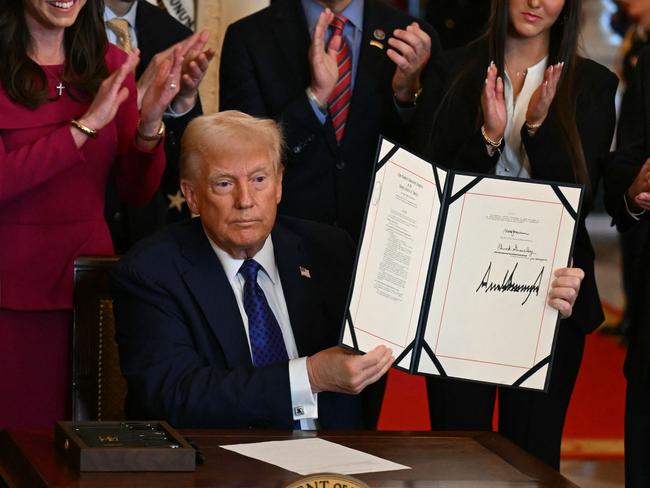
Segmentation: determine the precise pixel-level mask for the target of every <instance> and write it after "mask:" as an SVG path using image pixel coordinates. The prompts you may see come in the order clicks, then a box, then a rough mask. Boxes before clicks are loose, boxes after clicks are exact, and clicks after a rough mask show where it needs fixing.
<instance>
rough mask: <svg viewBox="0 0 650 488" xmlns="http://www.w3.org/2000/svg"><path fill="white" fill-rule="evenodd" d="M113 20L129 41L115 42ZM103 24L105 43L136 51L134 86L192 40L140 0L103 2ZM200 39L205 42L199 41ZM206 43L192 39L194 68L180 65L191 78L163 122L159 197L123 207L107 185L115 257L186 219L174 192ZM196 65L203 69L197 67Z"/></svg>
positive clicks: (196, 109)
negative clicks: (163, 158) (141, 204)
mask: <svg viewBox="0 0 650 488" xmlns="http://www.w3.org/2000/svg"><path fill="white" fill-rule="evenodd" d="M114 19H121V20H124V23H125V24H126V28H127V32H128V34H127V35H128V38H127V39H124V41H122V40H121V39H120V35H119V34H118V33H117V32H119V31H118V29H116V28H115V27H113V25H114V24H113V22H114ZM104 21H105V23H106V32H107V35H108V37H109V41H111V42H114V43H116V44H118V45H119V46H120V47H122V48H125V45H124V43H125V42H128V44H129V46H128V47H127V49H130V48H135V47H137V48H138V49H139V50H140V63H139V64H138V67H137V68H136V71H135V75H136V79H137V80H138V83H139V85H140V84H142V83H143V82H145V80H146V79H147V78H151V74H152V73H153V72H154V71H153V70H152V69H151V68H150V69H149V70H147V68H148V67H149V66H154V65H155V64H157V63H160V62H162V60H163V59H164V58H165V57H168V56H169V55H171V50H170V48H171V47H172V46H175V45H177V44H179V43H181V42H182V41H186V40H188V38H190V36H192V31H191V30H190V29H188V28H187V27H185V26H184V25H183V24H181V23H180V22H178V21H177V20H176V19H174V18H173V17H172V16H171V15H169V14H168V13H167V12H165V11H163V10H162V9H160V8H158V7H156V6H154V5H151V4H150V3H148V2H147V1H145V0H106V9H105V14H104ZM201 36H203V39H204V40H201V39H200V37H201ZM205 40H207V33H202V34H200V35H196V37H195V40H194V42H193V44H194V46H193V48H192V49H193V50H195V51H197V52H196V53H195V56H196V57H197V59H196V60H195V61H194V63H195V65H193V66H190V59H188V60H187V61H186V62H185V66H184V71H185V74H191V76H190V79H189V80H188V78H185V77H184V79H183V86H182V87H181V92H180V93H179V96H177V98H176V99H175V100H174V103H173V104H172V105H171V106H170V110H168V113H167V114H166V116H165V119H164V121H165V124H166V127H167V131H166V136H165V155H166V158H167V165H166V166H165V172H164V174H163V177H162V179H161V182H160V188H159V190H158V192H156V194H155V195H154V197H153V198H152V200H151V202H149V203H148V204H147V205H145V206H144V207H141V208H134V207H127V206H126V205H123V204H121V203H120V202H119V200H118V196H117V194H116V192H115V189H114V188H113V186H112V184H109V188H108V192H107V200H106V210H105V216H106V220H107V221H108V224H109V229H110V231H111V237H112V238H113V244H114V246H115V250H116V252H117V253H118V254H122V253H124V252H125V251H126V250H127V249H128V248H129V247H130V246H131V245H132V244H133V243H134V242H136V241H138V240H140V239H141V238H143V237H145V236H147V235H149V234H151V233H153V232H154V231H156V230H158V229H160V228H161V227H163V226H164V225H165V224H167V223H171V222H177V221H180V220H184V219H186V218H188V217H189V216H190V212H189V209H188V208H187V205H186V203H185V200H184V198H183V196H182V194H181V191H180V188H179V183H178V160H179V156H180V140H181V137H182V136H183V131H184V130H185V127H186V126H187V124H188V123H189V122H190V121H191V120H192V119H193V118H195V117H197V116H199V115H201V113H202V110H201V101H200V99H199V96H198V86H199V83H200V81H201V79H202V78H203V73H204V72H205V69H207V62H209V60H210V58H211V57H212V54H213V53H212V52H207V56H208V58H204V59H200V56H197V54H198V53H200V52H201V51H202V49H203V46H204V45H205ZM189 41H192V39H189ZM204 56H205V54H204ZM206 61H207V62H206ZM199 64H204V66H202V67H199ZM197 68H199V69H198V70H197Z"/></svg>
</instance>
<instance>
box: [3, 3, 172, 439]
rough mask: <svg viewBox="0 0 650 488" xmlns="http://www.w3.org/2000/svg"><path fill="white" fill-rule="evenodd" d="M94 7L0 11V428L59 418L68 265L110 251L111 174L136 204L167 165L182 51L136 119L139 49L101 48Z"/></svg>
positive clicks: (63, 396) (64, 396) (65, 377)
mask: <svg viewBox="0 0 650 488" xmlns="http://www.w3.org/2000/svg"><path fill="white" fill-rule="evenodd" d="M102 3H103V2H100V1H98V0H66V1H64V2H57V3H55V2H48V1H45V0H15V1H11V2H6V5H4V6H3V8H2V12H0V59H2V60H3V66H2V67H1V68H0V82H1V84H0V371H2V374H0V399H1V401H0V428H3V427H20V426H25V427H38V426H46V427H49V426H51V425H53V423H54V422H55V421H56V420H60V419H63V418H64V416H65V413H66V404H67V403H68V392H69V371H68V370H69V366H68V365H69V362H70V361H69V344H70V328H71V307H72V265H73V262H74V260H75V258H76V257H77V256H79V255H81V254H112V252H113V248H112V244H111V240H110V236H109V233H108V229H107V226H106V223H105V222H104V218H103V205H104V192H105V187H106V183H107V180H108V178H109V177H113V178H115V182H116V184H117V187H118V188H119V194H120V196H121V197H122V198H124V199H125V200H127V201H128V202H129V203H132V204H138V203H140V204H142V203H144V202H146V201H147V200H148V199H149V198H150V196H151V195H152V193H153V192H154V191H155V190H156V188H157V186H158V183H159V181H160V177H161V174H162V172H163V169H164V163H165V162H164V153H163V150H162V146H161V144H160V141H161V138H162V137H163V134H164V125H163V123H162V115H163V112H164V110H165V107H166V106H167V105H168V103H169V101H170V100H171V99H172V98H173V97H174V95H175V94H176V93H177V92H178V86H179V84H180V71H181V64H182V59H181V56H180V55H179V53H178V52H177V53H175V54H174V57H173V60H172V61H168V62H166V63H163V65H162V66H161V68H160V70H159V72H158V76H157V78H156V81H155V82H154V83H153V84H152V85H151V86H150V87H149V89H148V90H147V91H146V93H145V94H144V96H143V99H142V106H141V111H140V112H139V111H138V108H137V105H136V97H137V91H136V85H135V80H134V77H133V70H134V68H135V66H136V65H137V63H138V53H137V52H135V53H132V54H130V55H126V54H125V53H124V52H122V51H121V50H119V49H118V48H116V47H114V46H111V45H109V44H108V43H107V41H106V36H105V33H104V25H103V21H102Z"/></svg>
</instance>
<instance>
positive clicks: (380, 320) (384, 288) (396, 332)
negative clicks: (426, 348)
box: [342, 141, 445, 368]
mask: <svg viewBox="0 0 650 488" xmlns="http://www.w3.org/2000/svg"><path fill="white" fill-rule="evenodd" d="M392 147H394V145H393V144H391V143H390V142H388V141H384V142H383V144H382V147H381V151H380V159H381V158H382V157H383V155H385V154H386V153H387V152H388V150H389V149H391V148H392ZM434 171H439V170H436V169H435V168H434V167H433V166H432V165H431V164H430V163H428V162H426V161H424V160H422V159H420V158H418V157H416V156H414V155H413V154H411V153H409V152H407V151H405V150H402V149H400V150H398V151H397V152H396V153H395V154H394V155H392V156H391V157H390V159H389V160H388V161H387V162H386V163H385V164H384V165H383V166H382V167H381V168H380V169H379V170H378V171H377V173H376V176H375V182H374V187H373V190H372V196H371V200H370V205H369V208H368V212H367V215H366V226H365V229H364V232H363V236H362V242H361V248H360V252H359V257H358V261H357V268H356V272H355V275H354V278H353V290H352V296H351V300H350V307H349V319H348V323H347V324H346V325H347V326H346V327H345V333H344V336H343V341H342V342H343V344H346V345H349V346H354V344H353V340H352V337H351V335H350V332H349V331H350V327H353V328H354V332H355V335H356V340H357V343H358V349H359V350H361V351H369V350H371V349H373V348H374V347H376V346H378V345H386V346H388V347H390V348H391V349H392V350H393V353H394V355H395V357H397V356H399V355H400V354H401V353H402V351H403V350H404V349H405V348H406V347H407V346H408V345H409V344H410V343H411V341H412V340H413V339H414V336H415V332H416V329H417V325H418V319H419V317H420V311H421V307H422V297H423V294H424V285H425V282H426V278H427V271H428V266H429V261H430V258H431V249H432V243H433V239H434V237H435V232H436V224H437V220H438V214H439V211H440V200H439V196H438V191H439V188H438V186H437V181H436V178H435V176H434ZM438 181H439V182H440V185H444V181H445V173H444V172H442V171H439V173H438ZM409 360H410V355H409V356H407V357H406V358H404V361H403V362H402V363H401V366H403V367H405V368H408V367H409Z"/></svg>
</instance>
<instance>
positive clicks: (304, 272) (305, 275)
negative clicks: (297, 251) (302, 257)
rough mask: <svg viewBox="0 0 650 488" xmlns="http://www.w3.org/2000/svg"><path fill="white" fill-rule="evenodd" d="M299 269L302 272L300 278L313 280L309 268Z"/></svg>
mask: <svg viewBox="0 0 650 488" xmlns="http://www.w3.org/2000/svg"><path fill="white" fill-rule="evenodd" d="M298 269H299V270H300V276H302V277H303V278H311V273H310V272H309V270H308V269H307V268H305V267H304V266H298Z"/></svg>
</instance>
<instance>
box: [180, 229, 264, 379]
mask: <svg viewBox="0 0 650 488" xmlns="http://www.w3.org/2000/svg"><path fill="white" fill-rule="evenodd" d="M183 254H184V255H185V257H186V258H187V259H188V266H187V268H186V270H185V271H184V272H183V280H184V281H185V283H186V285H187V287H188V288H189V289H190V291H191V293H192V295H193V296H194V298H195V299H196V302H197V303H198V305H199V307H200V308H201V311H202V312H203V315H204V316H205V319H206V321H207V323H208V324H209V326H210V328H211V329H212V332H213V333H214V335H215V336H216V337H217V339H218V341H219V343H220V344H221V348H222V349H223V353H224V355H225V356H226V360H227V363H228V366H229V367H237V366H252V361H251V356H250V350H249V347H248V340H247V338H246V332H245V329H244V323H243V322H242V319H241V315H240V313H239V307H238V305H237V301H236V299H235V295H234V294H233V292H232V287H231V286H230V282H229V281H228V278H227V277H226V274H225V272H224V270H223V267H222V266H221V263H220V262H219V258H218V257H217V255H216V254H215V253H214V250H213V249H212V247H211V246H210V243H209V242H208V239H207V237H206V236H205V233H204V231H203V228H202V226H201V222H200V220H199V219H194V220H193V221H192V227H191V234H190V238H189V239H186V240H185V242H184V244H183Z"/></svg>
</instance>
